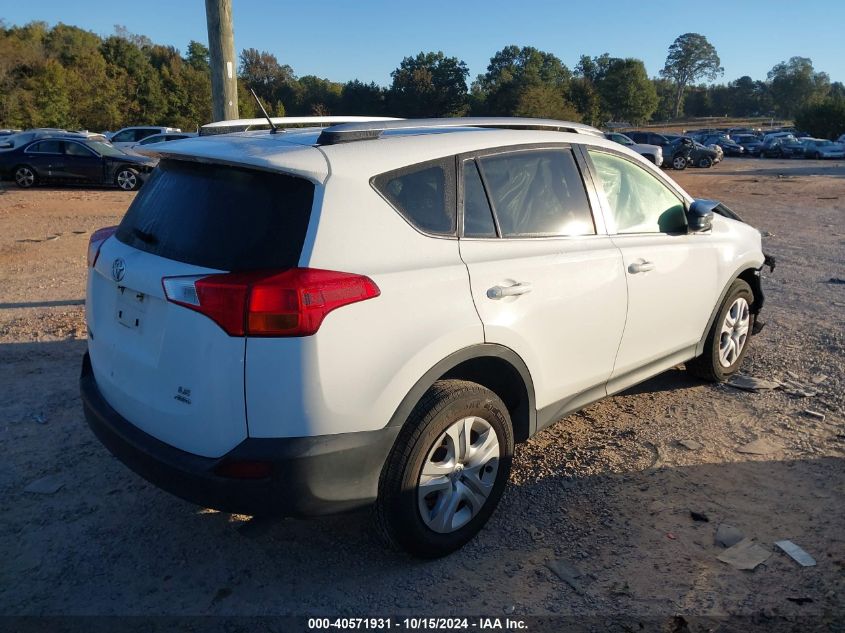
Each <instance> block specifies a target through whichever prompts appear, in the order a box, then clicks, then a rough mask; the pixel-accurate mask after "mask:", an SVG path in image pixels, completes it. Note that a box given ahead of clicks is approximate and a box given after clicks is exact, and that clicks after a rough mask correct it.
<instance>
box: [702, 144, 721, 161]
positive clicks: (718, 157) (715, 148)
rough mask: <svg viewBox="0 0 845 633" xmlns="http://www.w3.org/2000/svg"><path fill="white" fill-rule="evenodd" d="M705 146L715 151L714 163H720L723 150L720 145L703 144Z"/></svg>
mask: <svg viewBox="0 0 845 633" xmlns="http://www.w3.org/2000/svg"><path fill="white" fill-rule="evenodd" d="M705 147H706V148H707V149H712V150H713V151H714V152H716V158H715V159H714V160H713V163H714V164H715V163H720V162H722V161H723V160H724V158H725V151H724V150H723V149H722V148H721V147H719V146H718V145H705Z"/></svg>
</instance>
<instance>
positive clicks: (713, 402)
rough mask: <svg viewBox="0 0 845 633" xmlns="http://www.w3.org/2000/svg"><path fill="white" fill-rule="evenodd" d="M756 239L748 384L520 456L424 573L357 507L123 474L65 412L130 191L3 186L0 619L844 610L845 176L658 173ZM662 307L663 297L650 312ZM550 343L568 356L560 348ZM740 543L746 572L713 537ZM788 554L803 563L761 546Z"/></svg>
mask: <svg viewBox="0 0 845 633" xmlns="http://www.w3.org/2000/svg"><path fill="white" fill-rule="evenodd" d="M670 175H671V176H672V177H674V178H676V179H677V180H678V181H679V182H680V183H681V185H682V186H684V187H685V188H686V189H687V190H688V191H689V192H690V193H691V194H693V195H694V196H697V197H703V198H715V199H719V200H722V201H724V202H725V203H726V204H727V205H728V206H730V207H731V208H732V209H733V210H734V211H736V212H738V213H739V214H740V215H742V216H743V217H744V218H745V219H746V220H747V221H749V222H750V223H751V224H753V225H755V226H757V227H758V228H760V229H761V230H763V231H765V232H766V233H765V234H766V235H767V237H765V238H764V250H766V251H767V252H769V253H771V254H773V255H774V256H775V257H776V258H777V267H776V269H775V271H774V272H773V273H770V272H769V271H768V270H766V271H765V273H764V290H765V291H766V307H765V309H764V315H763V321H765V322H766V327H765V329H764V330H763V331H762V333H761V334H759V335H758V336H757V337H755V338H754V339H753V341H752V346H751V349H750V351H749V354H748V356H747V358H746V362H745V365H744V369H743V373H744V375H745V376H749V377H753V378H756V379H759V380H760V381H765V382H762V383H757V384H758V386H760V387H763V388H762V389H759V390H757V391H749V390H742V389H737V388H734V387H731V386H727V385H719V386H714V385H710V384H705V383H702V382H700V381H697V380H695V379H693V378H690V377H688V376H687V375H686V373H685V371H684V370H683V368H682V367H681V368H676V369H673V370H671V371H669V372H667V373H665V374H663V375H661V376H658V377H656V378H654V379H652V380H649V381H648V382H646V383H644V384H642V385H639V386H637V387H635V388H634V389H631V390H629V391H627V392H625V393H623V394H620V395H618V396H615V397H613V398H609V399H607V400H606V401H604V402H602V403H599V404H596V405H593V406H590V407H588V408H587V409H585V410H584V411H582V412H580V413H578V414H575V415H571V416H569V417H568V418H566V419H564V420H563V421H561V422H560V423H558V424H556V425H554V426H552V427H551V428H549V429H547V430H546V431H544V432H542V433H541V434H539V435H538V436H537V437H535V438H534V439H532V440H531V441H530V442H528V443H527V444H525V445H523V446H521V447H519V448H518V450H517V454H516V459H515V463H514V470H513V473H512V475H511V483H512V485H511V486H510V487H509V488H508V490H507V491H506V493H505V496H504V498H503V500H502V503H501V505H500V506H499V509H498V510H497V512H496V514H495V516H494V517H493V519H492V521H491V523H490V524H489V525H488V527H487V528H486V529H484V530H483V531H482V532H481V533H480V535H479V536H478V537H477V538H476V539H475V540H473V541H472V542H470V543H469V544H468V545H467V546H466V547H465V548H464V549H463V550H461V551H459V552H457V553H456V554H454V555H452V556H449V557H447V558H444V559H441V560H438V561H433V562H425V563H423V562H419V561H416V560H412V559H409V558H408V557H406V556H404V555H402V554H396V553H392V552H388V551H385V550H384V549H383V548H382V546H381V545H380V544H379V543H378V542H376V540H375V539H374V537H373V535H372V530H371V529H370V525H369V522H368V521H369V517H368V515H367V514H366V513H357V514H353V515H349V516H343V517H331V518H325V519H319V520H310V521H298V520H283V521H252V520H250V519H249V517H244V516H232V515H228V514H223V513H217V512H213V511H210V510H202V509H199V508H197V507H194V506H192V505H190V504H188V503H186V502H183V501H181V500H179V499H177V498H175V497H172V496H170V495H169V494H167V493H164V492H162V491H160V490H158V489H157V488H155V487H154V486H152V485H151V484H147V483H146V482H145V481H144V480H142V479H141V478H139V477H137V476H135V475H134V474H133V473H131V472H130V471H129V470H127V469H126V468H125V467H124V466H123V465H122V464H120V463H119V462H118V461H117V460H116V459H114V458H112V457H111V455H110V454H109V453H108V452H107V451H106V449H105V448H104V447H103V446H102V445H101V444H100V443H99V442H98V441H97V440H96V439H95V438H94V436H93V434H92V433H91V432H90V431H89V429H88V427H87V425H86V424H85V421H84V419H83V416H82V411H81V405H80V401H79V397H78V395H77V377H78V374H79V366H80V360H81V357H82V354H83V353H84V349H85V332H86V330H85V324H84V306H83V303H84V291H85V274H86V264H85V253H86V247H87V243H88V238H89V236H90V233H91V231H92V230H95V229H97V228H99V227H102V226H107V225H110V224H116V223H117V222H118V221H119V219H120V217H121V216H122V214H123V213H124V212H125V210H126V208H127V206H128V204H129V203H130V201H131V199H132V196H133V195H134V194H132V193H126V192H122V191H117V190H107V189H99V190H89V189H35V190H28V191H21V190H18V189H15V188H13V187H11V186H8V185H9V183H4V184H5V185H7V188H6V189H5V190H4V189H3V187H2V186H0V456H2V458H0V516H2V517H3V518H2V525H3V527H2V529H0V561H2V563H0V613H3V614H6V615H15V614H17V615H29V614H40V615H43V614H51V615H69V614H72V615H81V614H88V615H94V614H96V615H128V614H145V615H150V614H170V615H188V614H191V615H193V614H227V615H265V614H296V615H312V614H333V615H337V614H346V615H358V616H361V615H363V616H376V615H386V614H408V615H448V614H479V615H491V614H492V615H503V614H514V615H517V616H518V615H544V614H578V615H583V614H598V615H605V614H628V615H630V614H633V615H635V616H637V617H644V618H645V617H658V618H668V617H670V616H672V615H674V614H690V615H708V616H720V615H738V614H741V615H754V616H758V617H761V616H762V617H769V616H784V615H786V616H799V617H800V616H807V615H813V616H816V617H821V618H822V620H825V621H830V622H835V621H839V622H840V623H841V621H842V619H843V618H844V617H845V598H843V596H845V530H843V527H842V526H843V524H845V461H843V460H844V459H845V414H843V411H845V375H843V373H844V372H843V365H845V322H844V321H845V319H844V318H843V315H845V163H842V162H821V161H810V160H800V161H789V160H766V161H762V160H743V159H727V160H725V161H724V162H723V163H720V164H719V165H717V166H716V167H714V168H712V169H688V170H686V171H683V172H670ZM666 308H667V309H671V306H667V307H666ZM562 353H565V352H562ZM720 525H721V526H722V530H721V533H726V532H730V531H731V530H728V529H727V528H726V527H724V526H726V525H727V526H732V527H733V528H735V530H734V532H736V531H738V532H740V533H741V534H742V536H744V537H746V538H748V539H751V540H753V541H754V542H756V543H757V544H758V545H759V546H758V547H757V548H756V549H757V550H758V551H760V552H762V554H761V556H760V558H762V559H763V560H762V562H760V563H759V564H758V565H757V566H756V567H755V568H754V569H753V570H741V569H737V568H735V566H733V565H731V564H730V563H727V562H723V561H722V560H720V559H719V557H720V556H723V554H724V553H725V551H726V549H725V548H724V547H723V546H722V545H719V544H718V543H717V542H716V539H715V536H716V532H717V529H719V527H720ZM781 540H790V541H792V542H793V543H795V544H796V545H798V546H799V547H801V548H803V549H804V550H805V551H806V552H807V553H809V555H810V556H812V557H813V558H814V559H815V561H816V565H815V566H809V567H803V566H801V565H799V564H798V563H797V562H796V561H794V560H793V559H792V558H790V557H789V556H787V555H786V554H785V553H783V552H782V551H781V550H780V549H778V548H777V547H775V545H774V543H775V542H776V541H781Z"/></svg>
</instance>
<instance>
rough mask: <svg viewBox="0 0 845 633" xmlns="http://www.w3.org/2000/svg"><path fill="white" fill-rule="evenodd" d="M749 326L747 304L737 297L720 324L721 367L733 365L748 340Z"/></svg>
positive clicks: (749, 318) (749, 317)
mask: <svg viewBox="0 0 845 633" xmlns="http://www.w3.org/2000/svg"><path fill="white" fill-rule="evenodd" d="M750 324H751V310H750V308H749V307H748V302H747V301H746V300H745V299H743V298H742V297H739V298H738V299H737V300H736V301H734V302H733V303H732V304H731V307H730V309H729V310H728V312H727V314H726V315H725V320H724V321H723V322H722V331H721V334H720V335H719V362H720V363H721V365H722V367H730V366H731V365H733V364H734V363H735V362H736V360H737V358H739V355H740V354H741V353H742V349H743V348H744V347H745V341H746V340H747V339H748V329H749V326H750Z"/></svg>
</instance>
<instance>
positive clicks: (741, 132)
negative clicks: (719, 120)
mask: <svg viewBox="0 0 845 633" xmlns="http://www.w3.org/2000/svg"><path fill="white" fill-rule="evenodd" d="M728 136H729V137H731V139H733V140H734V141H736V140H737V138H736V137H737V136H759V132H758V130H755V129H754V128H750V127H732V128H729V129H728Z"/></svg>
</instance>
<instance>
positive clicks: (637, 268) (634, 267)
mask: <svg viewBox="0 0 845 633" xmlns="http://www.w3.org/2000/svg"><path fill="white" fill-rule="evenodd" d="M650 270H654V264H653V263H652V262H647V261H646V260H644V259H641V260H640V261H638V262H634V263H633V264H631V265H630V266H628V272H629V273H631V274H632V275H636V274H637V273H647V272H648V271H650Z"/></svg>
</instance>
